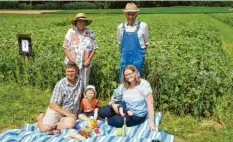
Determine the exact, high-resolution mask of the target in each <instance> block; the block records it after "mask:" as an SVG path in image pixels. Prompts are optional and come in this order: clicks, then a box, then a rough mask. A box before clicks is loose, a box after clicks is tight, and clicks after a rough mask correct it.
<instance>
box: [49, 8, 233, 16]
mask: <svg viewBox="0 0 233 142" xmlns="http://www.w3.org/2000/svg"><path fill="white" fill-rule="evenodd" d="M122 10H123V9H79V10H63V11H58V12H45V13H49V14H76V13H79V12H84V13H86V14H122V13H123V11H122ZM139 13H140V14H194V13H232V11H231V10H229V8H228V7H194V6H174V7H152V8H140V11H139Z"/></svg>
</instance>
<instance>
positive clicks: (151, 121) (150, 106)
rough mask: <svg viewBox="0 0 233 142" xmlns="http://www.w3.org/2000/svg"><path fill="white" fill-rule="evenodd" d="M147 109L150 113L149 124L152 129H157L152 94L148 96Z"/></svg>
mask: <svg viewBox="0 0 233 142" xmlns="http://www.w3.org/2000/svg"><path fill="white" fill-rule="evenodd" d="M146 103H147V110H148V115H149V125H150V129H151V130H152V131H155V124H154V99H153V96H152V94H149V95H147V96H146Z"/></svg>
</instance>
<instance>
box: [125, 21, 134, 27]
mask: <svg viewBox="0 0 233 142" xmlns="http://www.w3.org/2000/svg"><path fill="white" fill-rule="evenodd" d="M126 26H132V27H133V26H136V21H135V22H134V24H132V25H131V24H129V23H126Z"/></svg>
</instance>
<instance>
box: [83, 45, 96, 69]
mask: <svg viewBox="0 0 233 142" xmlns="http://www.w3.org/2000/svg"><path fill="white" fill-rule="evenodd" d="M95 50H96V49H94V50H92V52H91V54H90V55H89V57H88V58H87V59H86V60H85V64H84V66H85V67H88V66H89V65H90V62H91V60H92V58H93V57H94V55H95V52H96V51H95Z"/></svg>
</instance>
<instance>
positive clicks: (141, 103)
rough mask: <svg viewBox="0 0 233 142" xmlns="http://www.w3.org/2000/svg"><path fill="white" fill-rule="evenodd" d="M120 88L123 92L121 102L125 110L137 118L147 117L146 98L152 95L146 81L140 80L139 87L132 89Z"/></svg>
mask: <svg viewBox="0 0 233 142" xmlns="http://www.w3.org/2000/svg"><path fill="white" fill-rule="evenodd" d="M122 85H123V84H121V85H120V86H119V89H120V88H121V89H122V90H123V91H122V92H123V101H124V102H125V103H126V108H127V109H129V110H130V111H132V112H133V113H134V115H136V116H138V117H144V116H146V115H147V113H148V110H147V103H146V96H147V95H149V94H152V88H151V86H150V84H149V82H148V81H146V80H144V79H141V82H140V84H139V85H137V86H136V87H135V88H133V89H126V88H124V87H123V88H122Z"/></svg>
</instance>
